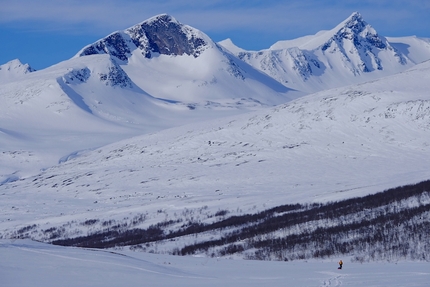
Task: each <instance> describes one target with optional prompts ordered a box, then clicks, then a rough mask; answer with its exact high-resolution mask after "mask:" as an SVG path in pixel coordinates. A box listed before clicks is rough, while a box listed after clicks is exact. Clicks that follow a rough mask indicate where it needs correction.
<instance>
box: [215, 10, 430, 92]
mask: <svg viewBox="0 0 430 287" xmlns="http://www.w3.org/2000/svg"><path fill="white" fill-rule="evenodd" d="M220 44H221V45H223V46H225V48H226V49H229V50H230V51H231V52H232V53H234V54H235V55H237V56H238V57H239V58H240V59H242V60H244V61H245V62H247V63H249V64H250V65H252V66H253V67H255V68H257V69H259V70H260V71H262V72H265V73H267V74H268V75H270V76H271V77H273V78H275V79H276V80H278V81H279V82H281V83H283V84H285V85H286V86H288V87H291V88H294V89H298V90H301V91H306V92H316V91H320V90H323V89H328V88H334V87H340V86H344V85H347V84H352V83H360V82H365V81H369V80H372V79H375V78H379V77H382V76H387V75H392V74H395V73H398V72H401V71H404V70H406V69H408V68H410V67H412V66H413V65H415V64H418V63H421V62H423V61H425V60H428V59H430V39H420V38H417V37H404V38H385V37H383V36H381V35H379V34H378V33H377V32H376V30H375V29H374V28H373V27H372V26H371V25H370V24H368V23H367V22H366V21H364V19H363V17H362V16H361V14H360V13H358V12H355V13H353V14H352V15H351V16H350V17H348V18H347V19H346V20H345V21H343V22H342V23H340V24H339V25H337V26H336V27H335V28H333V29H332V30H329V31H321V32H318V33H317V34H315V35H309V36H305V37H301V38H298V39H294V40H286V41H279V42H277V43H275V44H274V45H272V46H271V47H270V48H269V49H267V50H262V51H256V52H253V51H244V50H243V49H240V48H238V47H237V46H235V45H234V44H233V43H232V42H231V40H226V41H222V42H220Z"/></svg>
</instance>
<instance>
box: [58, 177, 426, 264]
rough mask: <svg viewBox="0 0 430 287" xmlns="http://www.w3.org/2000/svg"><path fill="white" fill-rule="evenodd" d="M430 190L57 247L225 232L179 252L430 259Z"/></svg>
mask: <svg viewBox="0 0 430 287" xmlns="http://www.w3.org/2000/svg"><path fill="white" fill-rule="evenodd" d="M429 191H430V181H424V182H421V183H418V184H413V185H407V186H402V187H397V188H393V189H389V190H386V191H384V192H380V193H377V194H372V195H367V196H364V197H359V198H351V199H347V200H343V201H338V202H330V203H326V204H309V205H301V204H293V205H282V206H278V207H275V208H271V209H268V210H265V211H262V212H259V213H255V214H246V215H241V216H231V217H228V218H225V219H223V220H219V221H216V222H214V223H210V224H204V223H196V222H189V223H186V224H183V225H182V226H181V227H180V228H179V229H176V230H169V228H170V227H171V226H170V225H169V224H162V223H160V224H158V225H154V226H150V227H149V228H147V229H130V230H125V231H120V230H112V231H106V232H99V233H96V234H92V235H88V236H83V237H77V238H72V239H64V240H56V241H53V242H52V243H53V244H58V245H68V246H79V247H93V248H109V247H115V246H129V245H141V244H145V243H153V242H160V241H162V240H166V239H173V238H180V237H184V236H187V235H195V234H200V233H204V232H211V231H218V232H217V233H214V234H220V235H219V236H218V237H216V238H214V239H212V240H201V241H198V242H196V243H194V244H189V245H186V246H183V247H182V248H179V249H175V250H174V251H171V252H172V253H174V254H179V255H188V254H195V253H202V252H204V253H206V254H208V255H209V256H224V255H228V254H236V253H237V254H241V255H242V256H243V257H245V258H249V259H259V260H294V259H306V258H322V257H329V256H334V255H345V254H348V255H355V258H356V260H359V261H364V260H377V259H384V260H385V259H387V260H395V259H396V258H408V259H414V260H430V193H429ZM219 231H222V232H219ZM197 240H199V239H198V237H197ZM250 250H253V251H252V252H251V251H250Z"/></svg>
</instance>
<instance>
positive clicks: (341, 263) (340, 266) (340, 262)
mask: <svg viewBox="0 0 430 287" xmlns="http://www.w3.org/2000/svg"><path fill="white" fill-rule="evenodd" d="M342 265H343V262H342V259H341V260H340V261H339V267H338V268H337V269H342Z"/></svg>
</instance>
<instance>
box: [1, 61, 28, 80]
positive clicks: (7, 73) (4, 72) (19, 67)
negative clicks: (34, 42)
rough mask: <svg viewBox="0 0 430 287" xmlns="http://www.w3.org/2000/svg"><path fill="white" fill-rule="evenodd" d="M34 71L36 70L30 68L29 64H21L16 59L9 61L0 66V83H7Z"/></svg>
mask: <svg viewBox="0 0 430 287" xmlns="http://www.w3.org/2000/svg"><path fill="white" fill-rule="evenodd" d="M34 71H36V70H35V69H33V68H32V67H30V65H29V64H23V63H21V61H20V60H18V59H15V60H12V61H9V62H7V63H6V64H3V65H0V83H2V82H9V81H11V80H14V79H17V78H20V77H21V76H23V75H25V74H28V73H31V72H34Z"/></svg>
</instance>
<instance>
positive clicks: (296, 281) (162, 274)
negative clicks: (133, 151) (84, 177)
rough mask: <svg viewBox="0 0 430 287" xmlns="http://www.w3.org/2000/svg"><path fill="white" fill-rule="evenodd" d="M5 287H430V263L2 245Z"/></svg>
mask: <svg viewBox="0 0 430 287" xmlns="http://www.w3.org/2000/svg"><path fill="white" fill-rule="evenodd" d="M0 256H1V258H2V260H1V261H0V278H1V281H2V284H1V285H2V286H4V287H12V286H45V287H50V286H81V287H83V286H104V287H108V286H247V287H249V286H268V285H270V286H295V287H299V286H306V287H309V286H340V285H344V286H391V287H394V286H402V287H408V286H428V282H430V269H429V263H410V262H399V263H366V264H360V263H351V262H349V260H346V259H345V260H344V262H345V263H344V269H343V270H337V269H336V268H337V263H336V261H335V260H332V261H313V262H267V261H266V262H263V261H242V260H229V259H217V258H204V257H200V258H197V257H174V256H168V255H159V254H157V255H155V254H147V253H138V252H136V253H130V252H108V251H101V250H85V249H78V248H65V247H58V246H52V245H47V244H41V243H36V242H32V241H29V240H16V241H9V240H2V241H0Z"/></svg>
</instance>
